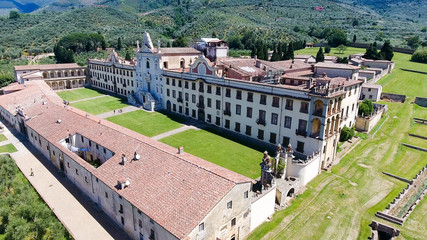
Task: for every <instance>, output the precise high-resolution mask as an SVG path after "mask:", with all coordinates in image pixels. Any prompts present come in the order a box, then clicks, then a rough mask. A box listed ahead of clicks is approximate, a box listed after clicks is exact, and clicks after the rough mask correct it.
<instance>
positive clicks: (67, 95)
mask: <svg viewBox="0 0 427 240" xmlns="http://www.w3.org/2000/svg"><path fill="white" fill-rule="evenodd" d="M57 94H58V95H59V96H60V97H61V98H62V99H64V100H67V101H76V100H81V99H85V98H91V97H97V96H102V95H103V94H102V93H99V92H98V91H95V90H92V89H89V88H82V89H76V90H71V91H63V92H57Z"/></svg>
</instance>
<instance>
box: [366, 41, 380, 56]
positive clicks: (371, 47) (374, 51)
mask: <svg viewBox="0 0 427 240" xmlns="http://www.w3.org/2000/svg"><path fill="white" fill-rule="evenodd" d="M363 57H364V58H367V59H373V60H377V59H378V50H377V43H376V42H374V43H372V44H370V45H369V48H368V49H366V53H365V55H363Z"/></svg>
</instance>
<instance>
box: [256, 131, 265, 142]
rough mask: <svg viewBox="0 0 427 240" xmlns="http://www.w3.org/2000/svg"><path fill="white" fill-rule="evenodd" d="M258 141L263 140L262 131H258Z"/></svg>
mask: <svg viewBox="0 0 427 240" xmlns="http://www.w3.org/2000/svg"><path fill="white" fill-rule="evenodd" d="M257 138H258V139H260V140H263V139H264V130H262V129H258V136H257Z"/></svg>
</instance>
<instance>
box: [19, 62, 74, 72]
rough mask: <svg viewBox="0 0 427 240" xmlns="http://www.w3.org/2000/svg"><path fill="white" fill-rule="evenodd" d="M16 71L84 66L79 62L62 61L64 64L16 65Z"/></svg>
mask: <svg viewBox="0 0 427 240" xmlns="http://www.w3.org/2000/svg"><path fill="white" fill-rule="evenodd" d="M13 68H14V69H15V71H26V70H28V71H34V70H40V71H43V70H58V69H68V68H82V67H80V66H79V65H77V63H62V64H42V65H21V66H14V67H13Z"/></svg>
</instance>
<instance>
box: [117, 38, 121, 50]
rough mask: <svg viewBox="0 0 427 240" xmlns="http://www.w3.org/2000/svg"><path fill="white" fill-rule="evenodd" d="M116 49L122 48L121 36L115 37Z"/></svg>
mask: <svg viewBox="0 0 427 240" xmlns="http://www.w3.org/2000/svg"><path fill="white" fill-rule="evenodd" d="M117 50H122V38H121V37H119V39H117Z"/></svg>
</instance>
